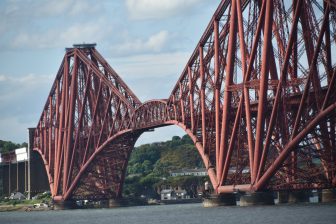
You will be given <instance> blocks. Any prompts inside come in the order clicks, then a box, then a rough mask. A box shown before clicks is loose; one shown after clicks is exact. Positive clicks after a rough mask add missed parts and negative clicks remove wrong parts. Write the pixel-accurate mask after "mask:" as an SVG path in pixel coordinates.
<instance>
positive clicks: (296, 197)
mask: <svg viewBox="0 0 336 224" xmlns="http://www.w3.org/2000/svg"><path fill="white" fill-rule="evenodd" d="M310 194H311V192H310V191H307V190H299V191H289V193H288V203H301V202H309V197H310Z"/></svg>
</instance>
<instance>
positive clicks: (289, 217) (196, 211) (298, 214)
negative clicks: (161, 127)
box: [0, 204, 336, 224]
mask: <svg viewBox="0 0 336 224" xmlns="http://www.w3.org/2000/svg"><path fill="white" fill-rule="evenodd" d="M0 223H1V224H10V223H25V224H42V223H43V224H56V223H57V224H66V223H69V224H86V223H88V224H89V223H90V224H95V223H99V224H102V223H109V224H114V223H115V224H126V223H127V224H129V223H139V224H150V223H159V224H166V223H167V224H178V223H183V224H187V223H193V224H198V223H200V224H205V223H211V224H215V223H221V224H230V223H234V224H245V223H246V224H253V223H258V224H266V223H270V224H280V223H293V224H294V223H295V224H301V223H302V224H324V223H331V224H334V223H336V204H296V205H274V206H255V207H239V206H234V207H217V208H203V207H202V204H180V205H159V206H139V207H127V208H114V209H78V210H63V211H43V212H36V211H35V212H2V213H0Z"/></svg>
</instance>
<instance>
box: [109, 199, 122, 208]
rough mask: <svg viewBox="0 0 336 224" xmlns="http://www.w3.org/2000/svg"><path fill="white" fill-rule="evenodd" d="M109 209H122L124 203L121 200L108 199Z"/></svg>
mask: <svg viewBox="0 0 336 224" xmlns="http://www.w3.org/2000/svg"><path fill="white" fill-rule="evenodd" d="M108 203H109V208H117V207H122V206H125V205H126V202H125V201H124V200H122V199H109V200H108Z"/></svg>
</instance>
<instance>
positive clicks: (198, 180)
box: [124, 135, 204, 197]
mask: <svg viewBox="0 0 336 224" xmlns="http://www.w3.org/2000/svg"><path fill="white" fill-rule="evenodd" d="M202 167H203V162H202V160H201V157H200V156H199V154H198V151H197V149H196V148H195V145H194V143H193V142H192V140H191V139H190V137H189V136H188V135H185V136H183V137H182V138H180V137H178V136H174V137H173V138H172V140H170V141H166V142H159V143H152V144H145V145H141V146H139V147H136V148H135V149H134V150H133V152H132V155H131V158H130V160H129V163H128V168H127V176H126V180H125V185H124V194H125V195H132V196H136V197H138V196H140V195H146V196H150V197H154V196H155V194H157V193H156V192H157V190H158V189H159V188H160V187H161V186H163V185H166V186H167V185H169V186H172V187H175V186H176V187H177V186H181V187H183V188H185V189H186V190H187V191H190V192H191V191H192V190H194V189H195V187H196V186H197V185H201V184H202V183H204V177H192V176H189V177H170V172H171V171H174V170H178V169H182V168H184V169H185V168H191V169H193V168H202ZM156 196H158V195H156Z"/></svg>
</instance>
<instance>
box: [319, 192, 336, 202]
mask: <svg viewBox="0 0 336 224" xmlns="http://www.w3.org/2000/svg"><path fill="white" fill-rule="evenodd" d="M321 202H336V191H335V189H323V190H322V192H321Z"/></svg>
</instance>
